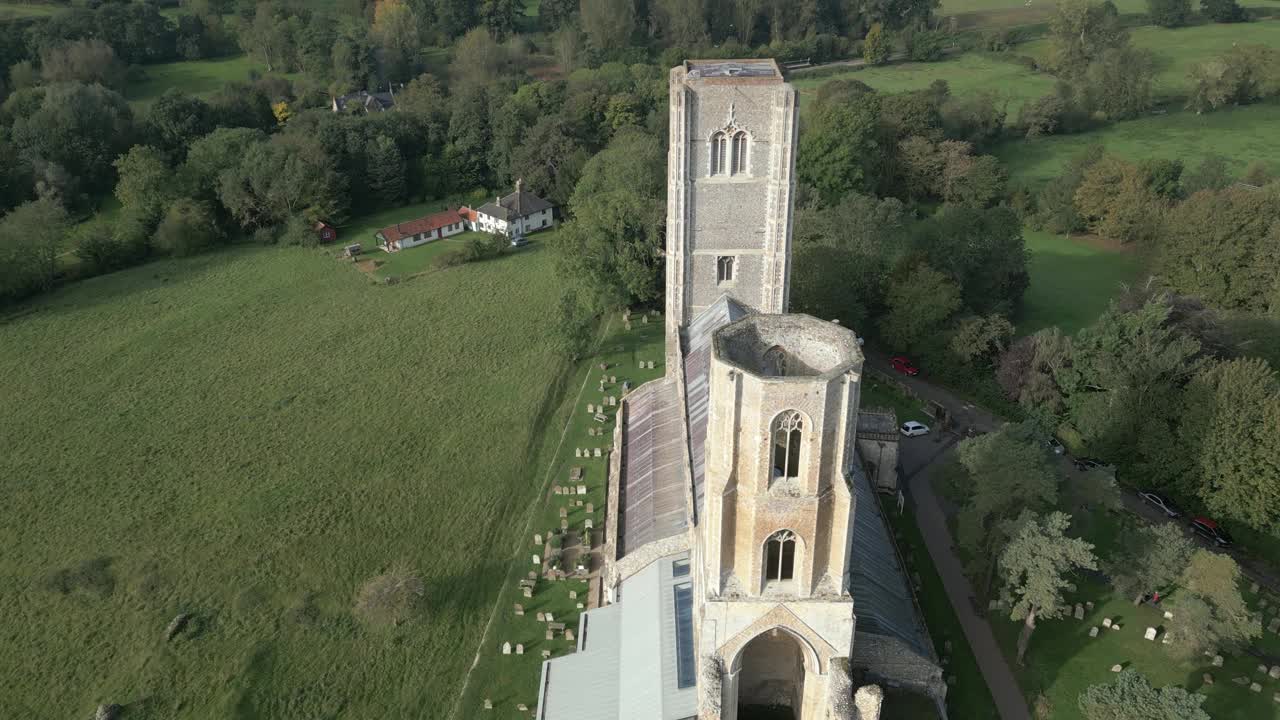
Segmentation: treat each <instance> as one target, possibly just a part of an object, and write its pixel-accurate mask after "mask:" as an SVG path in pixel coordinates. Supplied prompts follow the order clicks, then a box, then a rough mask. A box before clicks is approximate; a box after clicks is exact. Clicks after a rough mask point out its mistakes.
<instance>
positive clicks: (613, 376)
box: [609, 375, 618, 383]
mask: <svg viewBox="0 0 1280 720" xmlns="http://www.w3.org/2000/svg"><path fill="white" fill-rule="evenodd" d="M609 382H610V383H616V382H618V376H617V375H610V376H609Z"/></svg>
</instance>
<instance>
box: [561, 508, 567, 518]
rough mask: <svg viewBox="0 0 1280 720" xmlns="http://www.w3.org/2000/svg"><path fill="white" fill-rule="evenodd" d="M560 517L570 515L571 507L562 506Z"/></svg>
mask: <svg viewBox="0 0 1280 720" xmlns="http://www.w3.org/2000/svg"><path fill="white" fill-rule="evenodd" d="M560 517H569V508H560Z"/></svg>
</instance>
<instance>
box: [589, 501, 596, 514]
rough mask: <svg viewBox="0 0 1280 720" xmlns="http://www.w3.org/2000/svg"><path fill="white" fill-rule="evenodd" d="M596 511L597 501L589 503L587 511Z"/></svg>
mask: <svg viewBox="0 0 1280 720" xmlns="http://www.w3.org/2000/svg"><path fill="white" fill-rule="evenodd" d="M595 511H596V504H595V503H587V512H589V513H593V512H595Z"/></svg>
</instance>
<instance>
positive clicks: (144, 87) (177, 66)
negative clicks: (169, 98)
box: [124, 55, 293, 105]
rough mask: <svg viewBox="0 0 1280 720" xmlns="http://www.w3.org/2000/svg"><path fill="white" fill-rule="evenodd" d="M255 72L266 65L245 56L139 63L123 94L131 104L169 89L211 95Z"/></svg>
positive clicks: (149, 98) (260, 70)
mask: <svg viewBox="0 0 1280 720" xmlns="http://www.w3.org/2000/svg"><path fill="white" fill-rule="evenodd" d="M255 72H256V73H259V74H262V75H265V74H267V67H266V65H263V64H262V63H260V62H258V61H256V60H253V59H251V58H250V57H249V56H248V55H231V56H229V57H222V58H213V59H210V60H181V61H178V62H171V63H157V64H155V65H138V66H135V67H134V68H133V70H132V73H135V74H136V75H137V77H136V79H131V80H130V82H129V84H128V86H127V87H126V88H125V92H124V96H125V99H126V100H128V101H130V102H131V103H135V104H139V105H146V104H149V103H150V102H152V101H153V100H155V99H156V98H158V97H160V96H161V95H162V94H164V91H165V90H168V89H169V88H177V89H179V90H181V91H183V92H185V93H188V94H191V95H211V94H213V93H215V92H217V91H219V90H221V89H222V86H223V85H226V84H227V83H229V82H245V81H248V80H249V77H250V75H251V73H255ZM285 77H293V76H291V75H286V76H285Z"/></svg>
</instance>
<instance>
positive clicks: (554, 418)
mask: <svg viewBox="0 0 1280 720" xmlns="http://www.w3.org/2000/svg"><path fill="white" fill-rule="evenodd" d="M552 266H553V260H552V257H551V253H549V252H547V251H545V250H542V251H539V250H531V251H530V252H526V253H521V254H520V255H519V256H513V257H508V258H502V259H498V260H493V261H489V262H483V263H477V264H474V265H465V266H461V267H457V268H453V269H450V270H448V271H445V272H441V273H437V274H435V275H433V276H432V280H431V282H414V283H405V284H402V285H398V286H394V287H378V286H375V285H373V284H371V283H370V282H369V280H368V279H367V278H366V277H365V276H364V275H362V274H360V273H357V272H352V271H351V269H350V268H349V267H346V266H343V265H342V264H340V263H338V262H337V261H335V260H334V259H333V258H332V257H331V256H330V255H328V254H327V253H325V252H324V251H315V250H303V249H297V248H239V249H231V250H227V251H224V252H220V253H215V254H211V255H208V256H202V257H198V258H193V259H188V260H182V261H176V260H175V261H162V262H156V263H152V264H149V265H146V266H143V267H139V268H135V269H132V270H129V271H124V272H120V273H115V274H112V275H108V276H104V277H99V278H94V279H92V280H88V281H85V282H82V283H79V284H77V285H74V286H71V287H68V288H65V289H63V290H61V291H58V292H56V293H54V294H52V295H49V296H47V297H45V298H43V299H41V300H39V301H37V302H35V303H32V304H30V305H27V306H24V307H22V308H19V309H18V311H17V312H16V313H10V314H9V315H7V316H6V317H5V318H4V319H2V320H0V373H2V374H3V376H4V378H5V394H4V402H2V403H0V437H3V438H4V452H2V453H0V496H3V497H4V518H5V519H4V522H3V523H0V545H2V546H3V547H5V548H6V549H7V550H6V552H4V553H3V554H2V555H0V636H3V637H4V645H5V652H4V653H2V654H0V677H4V678H5V682H4V683H3V684H0V706H3V707H5V708H6V714H7V715H11V716H13V717H26V718H55V717H59V718H61V717H88V716H89V715H90V714H91V712H92V710H93V708H94V707H95V706H96V705H97V704H98V703H101V702H115V703H120V704H122V705H125V707H126V712H125V714H126V715H127V717H129V718H131V719H144V718H165V719H169V718H207V717H236V718H263V719H266V718H272V719H273V720H274V719H276V718H282V719H287V718H307V719H310V718H319V717H325V718H402V717H403V718H409V717H414V718H417V717H439V715H437V713H436V709H437V708H440V707H441V706H442V704H445V703H448V702H449V701H451V700H452V699H453V698H454V697H455V696H456V695H457V693H458V691H459V690H460V688H461V683H462V678H463V675H464V673H465V672H466V670H467V668H468V666H469V665H470V663H471V657H472V652H473V650H474V648H476V647H477V645H478V643H479V641H480V637H481V633H482V631H483V629H484V626H485V623H486V622H487V620H488V618H489V614H490V611H491V609H492V608H493V607H494V603H495V602H496V601H497V600H498V592H499V588H500V587H501V583H502V581H503V579H504V578H505V577H506V576H507V574H508V572H509V569H510V567H511V566H510V563H511V558H512V556H513V554H514V552H515V549H516V548H517V547H518V546H520V545H521V543H522V542H523V541H524V540H527V538H523V537H522V532H523V530H522V528H523V525H524V521H525V518H526V517H527V513H528V510H529V508H530V506H531V503H532V502H533V501H534V500H535V498H537V497H538V493H539V489H540V482H541V477H542V470H541V468H544V467H545V466H546V464H547V461H548V458H549V457H550V455H549V453H550V452H551V451H553V450H554V449H555V445H554V442H555V441H556V440H558V438H559V429H560V427H562V426H563V423H564V421H565V419H566V417H567V413H568V408H567V407H565V406H564V405H563V403H562V400H563V398H564V396H565V395H564V393H565V392H566V391H565V387H567V386H571V385H572V386H573V390H574V391H575V392H576V389H577V388H576V385H573V383H575V382H576V381H575V380H574V379H573V376H574V375H575V373H576V371H575V369H574V368H573V367H570V366H567V365H566V364H565V363H564V362H563V361H562V360H561V359H560V358H559V357H558V356H557V355H556V354H555V353H554V352H553V349H552V347H551V342H550V340H549V337H548V336H549V334H550V332H549V330H550V325H549V322H550V321H549V318H550V317H551V314H550V313H549V312H548V309H549V308H551V307H553V306H554V305H555V303H556V302H557V300H558V298H559V294H560V283H559V282H558V280H557V279H556V277H555V275H554V273H553V272H552ZM577 377H579V378H580V377H581V375H577ZM396 564H403V565H404V566H407V567H408V568H410V569H411V570H414V571H416V572H417V573H419V574H420V576H421V577H422V579H423V580H424V583H425V596H424V598H423V607H422V609H421V611H420V612H419V613H417V614H416V615H414V616H413V617H412V618H411V619H409V620H408V621H407V622H404V623H402V624H400V625H399V626H396V627H375V626H371V625H368V624H366V623H364V622H362V621H360V620H358V619H357V618H356V617H355V616H354V614H353V612H352V606H353V600H354V597H355V595H356V592H357V589H358V588H359V587H360V586H361V585H362V584H363V583H364V582H365V581H366V580H367V579H369V578H371V577H373V576H376V575H378V574H379V573H381V572H384V571H385V570H386V569H387V568H389V567H391V566H393V565H396ZM60 571H68V574H66V575H64V576H63V578H62V582H61V583H60V584H61V587H59V586H58V584H55V583H53V582H52V581H51V579H52V577H53V576H54V574H55V573H59V572H60ZM179 612H188V613H191V614H192V615H193V619H192V621H191V629H190V631H189V632H188V633H186V634H184V635H182V636H180V637H179V638H178V639H176V640H174V641H172V642H165V640H164V637H163V636H164V632H165V628H166V626H167V625H168V623H169V621H170V620H171V619H172V618H173V617H174V616H175V615H176V614H177V613H179Z"/></svg>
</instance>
